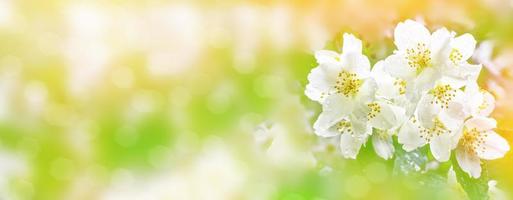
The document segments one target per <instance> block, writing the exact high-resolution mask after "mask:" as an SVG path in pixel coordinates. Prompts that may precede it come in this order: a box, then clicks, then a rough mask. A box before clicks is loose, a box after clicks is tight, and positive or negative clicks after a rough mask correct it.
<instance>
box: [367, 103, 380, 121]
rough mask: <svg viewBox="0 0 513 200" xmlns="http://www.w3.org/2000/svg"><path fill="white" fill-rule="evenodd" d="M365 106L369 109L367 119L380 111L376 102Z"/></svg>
mask: <svg viewBox="0 0 513 200" xmlns="http://www.w3.org/2000/svg"><path fill="white" fill-rule="evenodd" d="M367 107H369V109H370V111H369V113H367V120H371V119H372V118H374V117H376V115H377V114H379V113H380V112H381V106H380V105H379V104H378V103H376V102H373V103H369V104H367Z"/></svg>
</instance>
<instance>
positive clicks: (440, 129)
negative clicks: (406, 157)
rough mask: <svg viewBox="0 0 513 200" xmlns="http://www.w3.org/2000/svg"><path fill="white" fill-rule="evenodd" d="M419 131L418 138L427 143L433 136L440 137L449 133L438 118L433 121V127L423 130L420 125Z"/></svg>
mask: <svg viewBox="0 0 513 200" xmlns="http://www.w3.org/2000/svg"><path fill="white" fill-rule="evenodd" d="M418 127H419V129H420V133H421V134H420V137H421V138H424V139H425V140H426V141H427V142H429V141H431V139H432V138H433V136H440V135H443V134H445V133H450V132H451V130H449V129H447V127H446V126H445V125H444V123H443V122H442V121H440V119H439V118H438V117H436V118H435V119H434V120H433V127H431V128H424V127H421V126H420V125H419V126H418Z"/></svg>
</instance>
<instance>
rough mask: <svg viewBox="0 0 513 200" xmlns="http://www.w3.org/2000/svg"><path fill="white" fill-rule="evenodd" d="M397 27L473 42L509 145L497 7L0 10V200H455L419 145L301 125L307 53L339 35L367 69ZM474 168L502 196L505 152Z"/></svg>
mask: <svg viewBox="0 0 513 200" xmlns="http://www.w3.org/2000/svg"><path fill="white" fill-rule="evenodd" d="M405 19H416V20H419V21H422V22H424V23H426V25H427V26H428V27H429V28H430V29H431V30H434V29H436V28H439V27H442V26H445V27H448V28H449V29H452V30H455V31H456V32H458V33H460V34H461V33H465V32H468V33H471V34H473V35H474V36H475V37H476V39H477V40H478V42H479V44H480V46H479V49H478V51H476V55H474V62H479V63H483V64H484V65H485V68H484V69H483V71H482V73H481V77H480V85H481V86H482V87H484V88H487V89H488V90H490V91H492V92H493V94H494V95H495V96H496V98H497V105H496V110H495V112H494V113H493V116H494V117H495V118H496V119H497V120H498V121H499V128H498V130H497V131H498V132H499V133H500V134H501V135H502V136H503V137H505V138H507V139H508V141H510V144H511V141H513V136H512V133H513V131H512V130H513V101H511V97H512V95H513V94H512V92H513V37H512V35H513V1H511V0H480V1H477V0H470V1H466V0H459V1H456V0H434V1H407V0H391V1H378V0H346V1H291V0H290V1H276V2H275V1H230V0H227V1H171V2H168V1H158V0H149V1H120V0H111V1H99V0H98V1H64V0H49V1H31V0H0V199H43V200H46V199H48V200H54V199H73V200H80V199H84V200H86V199H105V200H114V199H120V200H127V199H465V198H466V197H465V194H464V193H463V192H462V189H461V188H460V187H459V186H458V185H456V184H454V183H453V182H451V180H447V178H446V173H447V170H448V168H449V166H450V163H436V162H433V161H432V158H429V157H422V156H420V155H421V153H422V151H426V149H421V150H419V151H418V152H414V153H412V154H406V153H404V152H401V151H400V148H399V147H398V148H397V150H398V151H399V152H398V155H399V156H398V157H397V158H394V159H392V160H388V161H385V160H382V159H381V158H379V157H377V156H376V155H375V154H374V152H373V149H372V147H371V146H372V145H367V146H366V147H365V148H364V149H362V151H361V152H360V154H359V157H358V159H357V160H344V159H342V158H341V156H340V155H338V153H337V141H336V140H326V139H321V138H318V137H316V136H315V135H314V134H313V132H312V130H311V125H312V123H313V121H314V120H315V118H316V117H317V115H318V113H319V112H320V106H319V105H317V104H316V103H314V102H311V101H309V100H308V99H307V98H306V97H305V96H304V95H303V91H304V86H305V84H306V82H307V80H306V77H307V74H308V73H309V71H310V70H311V69H312V68H313V67H315V66H316V62H315V59H314V57H313V51H315V50H319V49H323V48H326V49H332V50H338V49H340V47H341V34H342V33H344V32H350V33H353V34H356V35H357V36H358V37H360V38H361V39H362V40H363V41H364V42H365V50H364V51H365V54H366V55H368V56H369V57H370V59H371V62H372V63H375V62H376V61H378V60H379V59H383V58H384V57H385V56H386V55H387V54H390V53H391V52H392V51H393V49H394V46H393V38H392V33H393V28H394V27H395V25H396V24H397V23H398V22H400V21H402V20H405ZM406 158H408V159H406ZM486 165H487V168H488V172H487V176H489V177H490V178H491V179H494V180H497V187H498V188H499V189H501V190H503V192H505V193H506V194H507V195H508V196H510V197H512V196H513V189H511V188H513V170H512V166H513V156H512V154H511V153H508V154H507V155H506V157H505V158H503V159H499V160H495V161H491V162H487V163H486ZM419 171H420V173H419Z"/></svg>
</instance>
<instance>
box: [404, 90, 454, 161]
mask: <svg viewBox="0 0 513 200" xmlns="http://www.w3.org/2000/svg"><path fill="white" fill-rule="evenodd" d="M455 87H457V86H454V85H453V84H452V82H449V83H445V82H444V81H438V83H436V85H435V86H434V87H433V88H432V89H430V90H429V91H428V92H427V93H424V94H423V95H422V97H421V98H420V100H419V102H418V104H417V108H416V112H415V116H414V117H412V118H411V119H410V121H409V122H407V124H405V125H404V126H403V128H402V130H401V131H400V132H399V143H401V144H403V148H404V149H405V150H406V151H411V150H413V149H415V148H418V147H421V146H423V145H425V144H430V149H431V153H432V154H433V156H434V157H435V159H437V160H438V161H440V162H444V161H447V160H449V158H450V155H451V150H452V149H454V148H455V147H456V144H457V140H458V136H459V135H458V130H459V129H460V127H461V125H462V124H463V120H464V118H463V117H460V115H458V113H459V110H461V109H462V108H461V106H460V104H457V103H455V102H456V101H455V100H456V99H458V98H462V97H463V96H464V93H463V91H461V90H460V89H457V88H456V89H455Z"/></svg>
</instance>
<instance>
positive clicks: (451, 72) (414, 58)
mask: <svg viewBox="0 0 513 200" xmlns="http://www.w3.org/2000/svg"><path fill="white" fill-rule="evenodd" d="M454 35H455V34H454V33H451V32H449V31H448V30H447V29H445V28H441V29H438V30H437V31H435V32H433V33H432V34H431V33H430V32H429V30H428V29H427V28H426V27H424V26H423V25H422V24H420V23H418V22H415V21H412V20H406V21H405V22H401V23H399V24H398V25H397V27H396V29H395V31H394V39H395V40H394V42H395V45H396V47H397V50H396V51H395V52H394V54H393V55H391V56H389V57H388V58H387V59H385V63H384V65H385V70H386V71H388V72H389V73H390V74H391V75H392V76H393V77H396V78H399V79H401V80H403V81H405V83H406V85H410V84H413V86H410V87H414V88H415V90H414V92H415V93H420V94H422V93H423V92H424V91H426V90H428V89H429V88H432V87H433V86H434V85H433V84H434V83H435V81H436V80H438V79H440V78H442V77H445V78H446V79H450V80H452V81H453V82H454V84H456V83H458V84H459V86H460V87H461V86H463V85H464V81H466V80H467V79H469V78H477V75H478V74H479V70H480V69H481V66H480V65H470V64H468V63H467V60H468V58H469V57H470V56H471V55H472V53H473V51H474V49H475V43H476V42H475V40H474V38H473V37H472V36H471V35H469V34H465V35H462V36H459V37H456V38H454ZM457 88H459V87H457ZM414 96H415V95H414Z"/></svg>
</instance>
